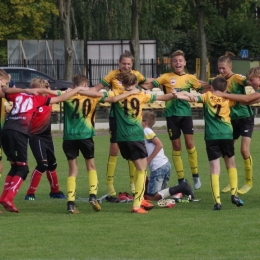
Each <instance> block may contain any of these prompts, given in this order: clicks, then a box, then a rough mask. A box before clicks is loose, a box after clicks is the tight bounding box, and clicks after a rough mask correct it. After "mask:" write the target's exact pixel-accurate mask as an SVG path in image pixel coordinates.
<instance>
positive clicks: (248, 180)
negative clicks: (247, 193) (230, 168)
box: [244, 156, 253, 186]
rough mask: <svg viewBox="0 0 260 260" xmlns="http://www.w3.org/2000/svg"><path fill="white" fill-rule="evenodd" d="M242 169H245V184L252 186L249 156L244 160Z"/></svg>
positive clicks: (251, 164)
mask: <svg viewBox="0 0 260 260" xmlns="http://www.w3.org/2000/svg"><path fill="white" fill-rule="evenodd" d="M244 169H245V179H246V184H248V185H250V186H252V184H253V183H252V182H253V160H252V157H251V156H250V157H249V158H247V159H245V160H244Z"/></svg>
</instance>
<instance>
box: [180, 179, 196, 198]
mask: <svg viewBox="0 0 260 260" xmlns="http://www.w3.org/2000/svg"><path fill="white" fill-rule="evenodd" d="M196 178H198V177H196ZM179 185H180V186H181V188H182V193H183V194H184V195H186V196H191V198H192V199H193V198H195V195H194V193H193V190H192V188H191V186H190V184H189V182H188V181H185V182H182V183H180V184H179Z"/></svg>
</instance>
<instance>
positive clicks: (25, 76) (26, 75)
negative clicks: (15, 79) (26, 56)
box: [22, 70, 33, 82]
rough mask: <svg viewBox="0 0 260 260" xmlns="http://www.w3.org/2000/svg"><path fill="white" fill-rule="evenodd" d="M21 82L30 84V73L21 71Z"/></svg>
mask: <svg viewBox="0 0 260 260" xmlns="http://www.w3.org/2000/svg"><path fill="white" fill-rule="evenodd" d="M22 77H23V82H31V79H32V78H33V77H32V75H31V72H30V71H27V70H23V71H22Z"/></svg>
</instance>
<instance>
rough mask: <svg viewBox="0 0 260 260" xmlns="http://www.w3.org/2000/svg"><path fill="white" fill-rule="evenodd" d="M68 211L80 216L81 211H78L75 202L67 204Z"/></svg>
mask: <svg viewBox="0 0 260 260" xmlns="http://www.w3.org/2000/svg"><path fill="white" fill-rule="evenodd" d="M67 211H68V212H69V213H71V214H78V213H79V211H78V210H77V208H76V207H75V203H74V201H68V202H67Z"/></svg>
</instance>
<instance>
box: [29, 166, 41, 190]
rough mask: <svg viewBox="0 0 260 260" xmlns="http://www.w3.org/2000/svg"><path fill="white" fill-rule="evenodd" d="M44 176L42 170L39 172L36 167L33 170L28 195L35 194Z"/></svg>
mask: <svg viewBox="0 0 260 260" xmlns="http://www.w3.org/2000/svg"><path fill="white" fill-rule="evenodd" d="M41 178H42V172H39V171H38V170H36V169H34V171H33V172H32V176H31V180H30V186H29V189H28V190H27V195H29V194H34V193H35V192H36V190H37V188H38V186H39V183H40V181H41Z"/></svg>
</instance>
